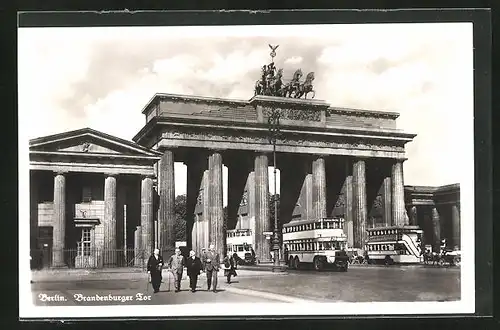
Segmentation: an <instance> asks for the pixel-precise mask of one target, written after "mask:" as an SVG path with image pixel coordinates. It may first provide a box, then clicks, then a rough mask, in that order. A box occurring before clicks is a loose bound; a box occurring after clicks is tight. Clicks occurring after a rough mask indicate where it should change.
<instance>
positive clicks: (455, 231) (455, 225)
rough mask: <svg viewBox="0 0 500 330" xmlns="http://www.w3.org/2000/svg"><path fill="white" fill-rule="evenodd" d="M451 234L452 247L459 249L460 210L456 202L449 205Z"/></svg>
mask: <svg viewBox="0 0 500 330" xmlns="http://www.w3.org/2000/svg"><path fill="white" fill-rule="evenodd" d="M451 236H452V244H453V247H454V248H456V249H459V250H460V211H459V205H457V204H453V205H452V206H451Z"/></svg>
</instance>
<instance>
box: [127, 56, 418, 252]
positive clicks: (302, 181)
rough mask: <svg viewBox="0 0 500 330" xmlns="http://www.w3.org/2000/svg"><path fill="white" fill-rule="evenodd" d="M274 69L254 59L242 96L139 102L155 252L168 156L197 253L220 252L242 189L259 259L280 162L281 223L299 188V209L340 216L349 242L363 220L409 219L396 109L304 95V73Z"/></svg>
mask: <svg viewBox="0 0 500 330" xmlns="http://www.w3.org/2000/svg"><path fill="white" fill-rule="evenodd" d="M275 48H276V47H275ZM275 48H274V49H275ZM274 49H273V53H271V56H272V57H273V58H274V56H273V54H274V55H275V53H274ZM282 74H283V72H282V70H281V69H279V70H276V68H275V67H274V61H273V62H272V63H270V64H269V65H266V66H263V67H262V78H261V79H260V80H259V81H257V83H256V86H255V95H254V96H253V97H252V98H251V99H250V100H227V99H219V98H208V97H197V96H183V95H173V94H156V95H155V96H154V97H153V98H152V99H151V100H150V101H149V102H148V104H147V105H146V106H145V107H144V109H143V110H142V113H143V114H144V116H145V118H146V124H145V125H144V127H143V128H142V129H141V130H140V131H139V132H138V133H137V134H136V136H135V137H134V138H133V140H134V141H135V142H136V143H138V144H140V145H142V146H143V147H146V148H151V149H153V150H155V151H157V152H159V153H161V159H160V161H159V162H158V163H157V164H156V165H155V172H156V174H157V179H158V188H157V189H158V190H157V191H158V195H159V210H158V217H157V218H158V220H157V221H158V245H159V248H160V249H161V250H162V251H163V254H170V253H172V250H173V249H174V246H175V242H174V241H175V238H174V231H173V225H174V199H175V193H174V192H175V180H174V177H175V175H174V162H183V163H184V164H186V166H187V185H188V186H187V215H188V218H187V219H186V220H187V224H186V228H187V245H188V247H191V248H192V249H193V250H195V251H196V252H198V253H199V252H200V251H201V248H206V247H208V246H209V245H210V244H214V245H215V247H216V249H217V250H218V251H219V253H221V254H222V253H224V250H225V239H226V234H225V231H226V230H227V229H233V228H235V226H236V222H237V212H238V208H239V206H240V203H241V201H242V198H248V209H249V215H250V216H251V217H252V218H253V219H254V221H252V224H253V225H252V226H253V228H251V229H252V232H253V234H254V241H255V247H254V248H255V252H256V256H257V258H258V259H259V260H260V261H269V259H270V250H271V246H270V244H269V242H268V240H266V237H265V234H264V233H266V232H272V231H274V226H273V222H272V220H273V219H271V218H270V214H269V176H268V166H271V165H272V166H274V165H276V167H277V168H278V169H279V170H280V210H279V218H280V222H281V223H286V222H289V221H290V220H292V213H293V212H294V209H295V207H296V205H297V203H298V201H299V200H300V199H301V194H306V195H307V197H306V198H305V200H307V202H306V204H307V205H305V206H303V208H305V210H306V214H307V217H311V218H321V217H329V216H332V215H333V214H342V215H343V216H344V218H345V223H346V226H345V231H346V233H347V236H348V238H349V242H348V243H349V245H350V246H354V247H359V248H362V247H363V246H364V242H365V240H366V230H365V229H366V228H369V227H374V226H390V225H407V224H409V219H408V216H407V214H406V210H405V199H404V186H403V162H404V161H405V159H406V158H405V144H406V143H408V142H410V141H412V139H413V138H414V137H415V134H408V133H405V132H403V131H401V130H398V129H397V128H396V119H397V118H398V116H399V114H397V113H394V112H382V111H368V110H357V109H347V108H338V107H333V106H330V105H329V104H327V103H326V102H324V101H321V100H317V99H315V98H311V97H309V98H307V96H308V94H309V93H311V92H313V93H314V91H313V90H312V81H313V80H314V73H310V74H308V75H307V76H306V79H305V82H301V81H300V78H301V77H302V72H301V70H300V69H299V70H297V71H296V72H295V74H294V76H293V79H292V80H291V81H290V82H289V83H287V84H284V83H282V81H281V77H282ZM309 95H310V94H309ZM302 97H305V98H302ZM313 97H314V95H313ZM276 113H278V114H279V135H277V136H276V137H275V144H272V143H270V139H269V135H270V129H269V126H270V117H272V116H273V114H276ZM273 147H275V159H276V164H273ZM224 165H225V166H226V167H227V169H228V185H227V187H228V192H227V195H228V201H227V212H228V221H227V223H225V222H224V213H223V212H224V211H223V179H222V177H223V174H222V173H223V166H224ZM246 189H248V194H247V195H245V193H246V191H245V190H246ZM244 195H245V197H244ZM377 203H378V204H379V205H381V207H382V210H383V216H382V218H377V220H376V219H375V218H370V217H369V212H370V210H371V209H372V208H373V207H374V205H375V204H377ZM375 222H379V223H375ZM148 237H149V236H148ZM149 239H150V240H151V242H144V243H145V244H146V246H151V247H153V246H154V244H155V243H154V242H153V240H154V238H153V237H149Z"/></svg>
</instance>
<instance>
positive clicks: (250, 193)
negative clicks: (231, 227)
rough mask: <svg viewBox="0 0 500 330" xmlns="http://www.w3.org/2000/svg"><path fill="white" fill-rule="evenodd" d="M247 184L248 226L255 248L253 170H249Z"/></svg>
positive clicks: (254, 247) (255, 209)
mask: <svg viewBox="0 0 500 330" xmlns="http://www.w3.org/2000/svg"><path fill="white" fill-rule="evenodd" d="M247 186H248V218H249V221H248V222H249V225H248V226H249V227H250V230H251V231H252V248H253V249H254V250H256V240H255V233H256V232H257V230H256V228H257V227H256V221H255V219H256V212H257V208H256V203H257V202H256V194H255V171H251V172H250V173H249V174H248V180H247Z"/></svg>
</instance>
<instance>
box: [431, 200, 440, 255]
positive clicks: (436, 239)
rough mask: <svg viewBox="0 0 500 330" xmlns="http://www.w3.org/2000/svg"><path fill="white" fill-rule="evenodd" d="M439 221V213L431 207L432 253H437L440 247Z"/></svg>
mask: <svg viewBox="0 0 500 330" xmlns="http://www.w3.org/2000/svg"><path fill="white" fill-rule="evenodd" d="M440 222H441V221H440V219H439V212H438V210H437V208H436V207H432V232H433V235H432V236H433V240H432V242H433V244H432V250H433V251H434V252H439V250H440V247H441V223H440Z"/></svg>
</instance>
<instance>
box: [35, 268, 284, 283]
mask: <svg viewBox="0 0 500 330" xmlns="http://www.w3.org/2000/svg"><path fill="white" fill-rule="evenodd" d="M166 272H167V270H166V269H164V270H163V276H164V277H165V276H166ZM237 272H238V277H259V276H275V275H276V276H280V275H286V273H272V272H270V271H268V270H265V269H264V270H259V269H253V270H247V269H238V270H237ZM200 276H206V275H205V274H204V273H202V274H201V275H200ZM147 277H148V274H147V272H146V271H145V270H143V269H141V268H104V269H47V270H33V271H31V280H32V281H33V282H34V283H44V282H72V281H106V280H141V279H145V278H147ZM218 277H219V278H222V277H224V271H222V270H220V271H219V274H218ZM185 278H187V273H186V270H185V269H184V272H183V279H185Z"/></svg>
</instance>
